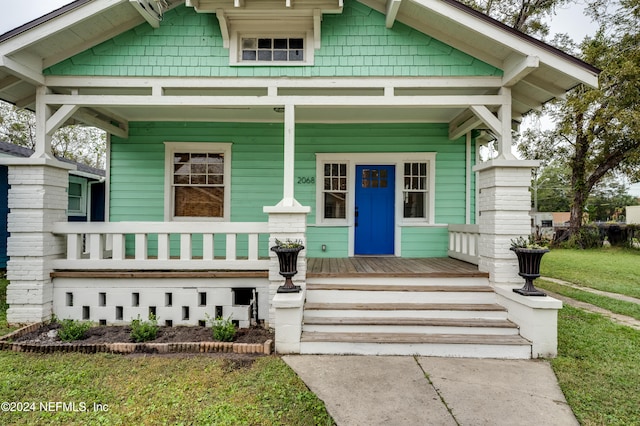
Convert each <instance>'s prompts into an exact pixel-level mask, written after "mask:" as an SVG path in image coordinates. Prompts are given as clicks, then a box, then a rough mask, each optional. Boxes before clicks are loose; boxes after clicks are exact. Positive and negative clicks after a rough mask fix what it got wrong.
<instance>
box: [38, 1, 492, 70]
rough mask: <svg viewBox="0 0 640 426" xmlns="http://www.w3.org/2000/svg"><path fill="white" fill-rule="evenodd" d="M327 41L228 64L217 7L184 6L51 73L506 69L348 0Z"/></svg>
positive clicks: (325, 23) (327, 28)
mask: <svg viewBox="0 0 640 426" xmlns="http://www.w3.org/2000/svg"><path fill="white" fill-rule="evenodd" d="M321 37H322V38H321V44H322V47H321V48H320V49H318V50H316V51H315V61H314V65H313V66H298V67H296V66H286V67H278V66H273V67H272V66H258V67H250V66H229V49H225V48H223V47H222V36H221V33H220V26H219V24H218V20H217V19H216V17H215V15H212V14H198V13H196V12H195V10H194V9H193V8H189V7H186V6H179V7H177V8H175V9H173V10H171V11H169V12H167V13H166V14H165V17H164V20H163V21H162V23H161V26H160V28H157V29H153V28H151V27H150V26H149V25H148V24H146V23H145V24H141V25H140V26H138V27H136V28H134V29H132V30H129V31H127V32H125V33H123V34H120V35H118V36H116V37H114V38H113V39H111V40H108V41H105V42H103V43H101V44H99V45H97V46H95V47H93V48H91V49H88V50H86V51H84V52H82V53H79V54H77V55H75V56H73V57H71V58H69V59H67V60H65V61H62V62H60V63H59V64H56V65H53V66H51V67H49V68H47V69H46V70H45V74H49V75H87V76H155V77H172V76H198V77H284V76H286V77H336V76H359V77H362V76H487V75H489V76H491V75H501V71H500V70H498V69H497V68H495V67H492V66H490V65H488V64H486V63H485V62H482V61H480V60H477V59H475V58H473V57H472V56H469V55H467V54H465V53H462V52H461V51H459V50H456V49H453V48H451V47H450V46H448V45H446V44H444V43H442V42H440V41H438V40H436V39H434V38H432V37H429V36H428V35H425V34H423V33H421V32H419V31H416V30H413V29H412V28H410V27H408V26H406V25H403V24H401V23H399V22H396V23H395V24H394V26H393V28H391V29H387V28H386V27H385V18H384V15H382V14H380V13H378V12H376V11H374V10H372V9H370V8H368V7H366V6H364V5H362V4H360V3H358V2H356V1H353V0H346V1H345V7H344V10H343V13H342V14H339V15H330V14H329V15H324V17H323V20H322V36H321Z"/></svg>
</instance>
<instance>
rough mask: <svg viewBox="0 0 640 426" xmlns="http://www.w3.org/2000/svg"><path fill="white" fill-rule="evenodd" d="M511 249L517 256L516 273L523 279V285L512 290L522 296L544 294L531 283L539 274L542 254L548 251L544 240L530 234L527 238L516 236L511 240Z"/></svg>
mask: <svg viewBox="0 0 640 426" xmlns="http://www.w3.org/2000/svg"><path fill="white" fill-rule="evenodd" d="M511 250H512V251H513V252H514V253H515V254H516V256H517V257H518V268H519V272H518V275H520V276H521V277H522V278H524V280H525V284H524V287H522V288H514V289H513V291H514V292H515V293H518V294H521V295H523V296H546V294H545V293H543V292H542V291H540V290H538V289H537V288H535V287H534V285H533V280H535V279H536V278H538V277H539V276H540V262H541V261H542V256H544V254H545V253H548V252H549V249H548V248H547V247H546V244H545V242H544V241H542V240H537V239H535V238H534V237H533V236H532V235H529V237H528V238H524V237H518V238H516V239H514V240H511Z"/></svg>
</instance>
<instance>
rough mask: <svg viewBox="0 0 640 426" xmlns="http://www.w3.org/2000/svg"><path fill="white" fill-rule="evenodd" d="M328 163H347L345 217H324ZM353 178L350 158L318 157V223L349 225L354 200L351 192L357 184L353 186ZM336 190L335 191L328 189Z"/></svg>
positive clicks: (319, 155)
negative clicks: (325, 170)
mask: <svg viewBox="0 0 640 426" xmlns="http://www.w3.org/2000/svg"><path fill="white" fill-rule="evenodd" d="M321 156H322V155H321V154H318V157H321ZM326 164H345V165H346V167H347V176H346V178H347V190H346V191H345V194H346V197H345V217H344V218H325V217H324V193H325V190H324V166H325V165H326ZM351 179H353V176H352V173H351V167H350V162H349V161H348V160H337V159H336V160H328V159H327V160H323V159H320V158H318V159H317V160H316V182H317V184H316V223H317V224H324V225H333V226H341V225H349V215H350V214H351V213H350V212H351V211H352V209H351V208H350V206H351V203H352V202H353V201H352V197H351V193H352V192H353V190H354V189H355V186H354V187H353V188H352V185H351ZM327 192H334V191H327Z"/></svg>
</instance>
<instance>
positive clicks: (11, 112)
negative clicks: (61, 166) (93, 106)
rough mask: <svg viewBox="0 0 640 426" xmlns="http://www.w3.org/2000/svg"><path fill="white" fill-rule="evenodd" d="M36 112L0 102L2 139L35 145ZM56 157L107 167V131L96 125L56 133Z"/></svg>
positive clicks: (19, 143) (53, 141)
mask: <svg viewBox="0 0 640 426" xmlns="http://www.w3.org/2000/svg"><path fill="white" fill-rule="evenodd" d="M35 130H36V119H35V114H34V113H33V112H31V111H28V110H25V109H20V108H16V107H15V106H13V105H11V104H8V103H6V102H2V101H0V140H1V141H3V142H10V143H13V144H15V145H20V146H24V147H27V148H31V149H34V148H35ZM51 146H52V150H53V154H54V155H55V156H56V157H63V158H68V159H70V160H73V161H77V162H79V163H83V164H87V165H89V166H94V167H98V168H104V166H105V152H106V133H105V132H104V131H103V130H100V129H97V128H95V127H86V126H80V125H70V126H65V127H62V128H60V129H59V130H58V131H57V132H55V133H54V134H53V138H52V142H51Z"/></svg>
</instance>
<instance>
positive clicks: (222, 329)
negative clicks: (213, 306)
mask: <svg viewBox="0 0 640 426" xmlns="http://www.w3.org/2000/svg"><path fill="white" fill-rule="evenodd" d="M211 323H212V326H211V328H212V329H213V339H214V340H217V341H219V342H231V341H233V338H234V337H235V336H236V326H235V325H234V324H233V323H232V322H231V317H229V318H227V319H224V318H222V317H218V318H216V319H215V320H213V321H211Z"/></svg>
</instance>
